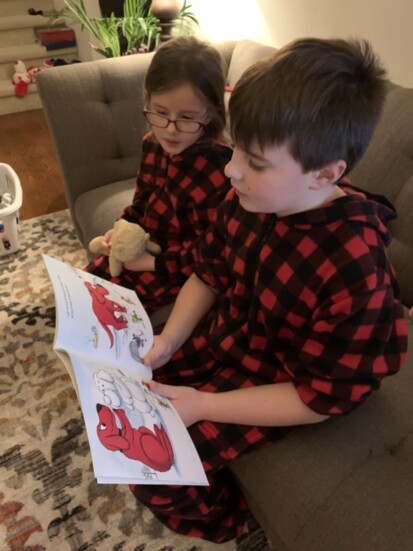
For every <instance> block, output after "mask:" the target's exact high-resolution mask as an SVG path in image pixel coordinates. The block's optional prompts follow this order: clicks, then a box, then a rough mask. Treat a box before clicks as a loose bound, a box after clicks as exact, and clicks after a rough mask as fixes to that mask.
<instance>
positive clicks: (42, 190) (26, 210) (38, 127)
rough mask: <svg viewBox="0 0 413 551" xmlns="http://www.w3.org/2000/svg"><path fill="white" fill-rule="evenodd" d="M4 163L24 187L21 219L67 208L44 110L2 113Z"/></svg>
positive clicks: (0, 136) (0, 145)
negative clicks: (15, 174) (12, 170)
mask: <svg viewBox="0 0 413 551" xmlns="http://www.w3.org/2000/svg"><path fill="white" fill-rule="evenodd" d="M0 162H1V163H7V164H9V165H10V166H11V167H12V168H13V169H14V170H15V172H16V173H17V176H18V177H19V179H20V183H21V186H22V189H23V206H22V208H21V209H20V218H21V220H26V219H28V218H34V217H35V216H40V215H42V214H49V213H51V212H56V211H58V210H62V209H65V208H67V203H66V199H65V195H64V190H63V182H62V178H61V175H60V169H59V164H58V162H57V158H56V154H55V151H54V148H53V143H52V138H51V136H50V133H49V130H48V127H47V123H46V119H45V116H44V113H43V110H42V109H36V110H33V111H24V112H22V113H13V114H11V115H2V116H0Z"/></svg>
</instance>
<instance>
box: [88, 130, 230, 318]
mask: <svg viewBox="0 0 413 551" xmlns="http://www.w3.org/2000/svg"><path fill="white" fill-rule="evenodd" d="M231 153H232V152H231V149H230V148H228V147H226V146H225V145H224V144H222V143H221V142H219V141H217V140H207V139H202V138H201V139H200V140H198V141H197V142H195V143H194V144H193V145H192V146H190V147H188V148H187V149H186V150H185V151H183V152H182V153H180V154H179V155H173V156H169V155H168V154H167V153H166V152H165V151H164V150H163V148H162V147H161V145H160V144H159V143H158V142H157V140H156V139H155V137H154V136H153V134H152V133H151V132H150V133H149V134H147V135H146V136H145V137H144V140H143V144H142V158H141V163H140V170H139V173H138V176H137V181H136V189H135V195H134V198H133V203H132V204H131V205H130V206H128V207H126V208H125V209H124V211H123V212H122V213H121V217H122V218H125V219H126V220H128V221H129V222H133V223H136V224H140V225H141V226H142V227H143V228H144V229H145V230H146V231H147V232H148V233H149V234H150V236H151V240H152V241H154V242H155V243H158V244H159V245H160V246H161V248H162V253H161V254H160V255H159V256H157V257H155V271H143V272H134V271H130V270H126V269H123V270H122V272H121V274H120V275H119V276H117V277H112V276H111V274H110V270H109V262H108V257H106V256H100V257H98V258H96V259H95V260H93V261H92V262H91V263H90V264H89V265H88V266H87V268H86V270H87V271H88V272H90V273H93V274H95V275H97V276H99V277H102V278H104V279H107V280H110V281H113V282H114V283H117V284H119V285H122V286H124V287H128V288H129V289H133V290H134V291H135V292H136V294H137V295H138V296H139V298H140V300H141V302H142V303H143V305H144V307H145V308H146V310H147V312H148V313H150V312H153V311H154V310H157V309H159V308H160V307H161V306H163V305H166V304H170V303H171V302H173V301H174V300H175V298H176V295H177V294H178V292H179V290H180V288H181V286H182V285H183V283H184V282H185V280H186V278H187V277H188V276H189V275H190V274H191V273H192V266H193V262H194V260H193V253H192V243H193V242H194V240H195V239H196V238H197V237H198V236H199V235H200V234H201V233H202V232H203V231H205V230H206V229H207V227H208V226H209V224H210V223H211V222H212V220H213V219H214V218H215V215H216V210H217V208H218V205H219V204H220V203H221V202H222V200H223V199H224V197H225V195H226V193H227V192H228V190H229V188H230V183H229V180H228V179H227V178H226V177H225V175H224V167H225V165H226V164H227V163H228V161H229V160H230V158H231Z"/></svg>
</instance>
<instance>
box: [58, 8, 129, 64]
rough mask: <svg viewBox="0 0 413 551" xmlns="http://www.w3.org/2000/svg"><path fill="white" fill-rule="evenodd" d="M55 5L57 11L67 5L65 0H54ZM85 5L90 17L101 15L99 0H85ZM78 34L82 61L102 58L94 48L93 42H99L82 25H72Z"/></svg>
mask: <svg viewBox="0 0 413 551" xmlns="http://www.w3.org/2000/svg"><path fill="white" fill-rule="evenodd" d="M119 1H121V0H119ZM53 5H54V7H55V9H56V11H59V10H61V9H62V8H64V7H65V4H64V2H63V0H53ZM84 5H85V8H86V11H87V14H88V15H89V16H90V17H99V16H100V7H99V0H84ZM71 27H72V28H73V30H74V31H75V34H76V43H77V52H78V56H77V57H78V59H80V61H92V60H93V59H102V56H101V55H100V54H98V53H96V51H95V50H94V49H93V48H92V46H91V44H96V45H97V44H98V43H97V41H96V39H95V38H94V37H93V36H92V35H91V34H90V33H89V31H87V30H86V29H82V28H81V26H80V25H71Z"/></svg>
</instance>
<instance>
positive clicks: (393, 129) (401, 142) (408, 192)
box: [350, 85, 413, 306]
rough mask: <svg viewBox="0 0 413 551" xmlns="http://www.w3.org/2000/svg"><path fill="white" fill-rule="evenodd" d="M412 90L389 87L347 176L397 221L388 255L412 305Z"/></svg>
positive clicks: (405, 295)
mask: <svg viewBox="0 0 413 551" xmlns="http://www.w3.org/2000/svg"><path fill="white" fill-rule="evenodd" d="M412 120H413V89H409V88H402V87H400V86H395V85H391V86H390V88H389V92H388V95H387V98H386V103H385V107H384V112H383V115H382V118H381V120H380V122H379V124H378V126H377V129H376V131H375V133H374V137H373V140H372V142H371V144H370V146H369V148H368V150H367V152H366V154H365V155H364V157H363V159H361V161H360V162H359V164H358V165H357V166H356V168H355V169H354V170H353V171H352V173H351V174H350V178H351V179H352V180H353V181H354V183H355V184H357V185H359V186H360V187H362V188H365V189H368V190H370V191H373V192H376V193H382V194H383V195H385V196H386V197H387V198H388V199H389V200H390V201H391V202H392V203H393V204H394V206H395V207H396V209H397V213H398V218H397V220H395V221H394V222H392V223H391V224H390V225H389V227H390V229H391V232H392V235H393V243H392V245H391V247H390V256H391V259H392V261H393V263H394V266H395V268H396V272H397V277H398V280H399V283H400V287H401V292H402V300H403V303H404V304H406V305H409V306H412V305H413V278H412V274H413V239H412V232H413V227H412V226H411V223H412V220H413V217H412V213H411V209H412V205H413V132H412Z"/></svg>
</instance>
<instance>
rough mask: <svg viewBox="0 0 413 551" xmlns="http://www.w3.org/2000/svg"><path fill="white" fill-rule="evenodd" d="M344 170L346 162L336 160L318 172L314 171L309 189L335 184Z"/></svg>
mask: <svg viewBox="0 0 413 551" xmlns="http://www.w3.org/2000/svg"><path fill="white" fill-rule="evenodd" d="M346 168H347V163H346V161H344V160H343V159H338V160H337V161H333V162H332V163H329V164H328V165H326V166H324V167H323V168H320V169H319V170H315V171H314V178H313V181H312V183H311V185H310V189H321V188H323V187H325V186H328V185H331V184H335V183H336V182H338V180H340V178H341V177H342V176H343V174H344V172H345V170H346Z"/></svg>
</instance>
